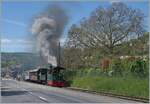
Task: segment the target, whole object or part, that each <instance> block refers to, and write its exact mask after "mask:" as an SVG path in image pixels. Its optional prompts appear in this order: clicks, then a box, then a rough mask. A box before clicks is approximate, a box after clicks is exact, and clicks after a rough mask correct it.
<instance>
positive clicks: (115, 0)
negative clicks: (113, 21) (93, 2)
mask: <svg viewBox="0 0 150 104" xmlns="http://www.w3.org/2000/svg"><path fill="white" fill-rule="evenodd" d="M109 2H110V3H111V4H112V3H117V2H120V0H110V1H109Z"/></svg>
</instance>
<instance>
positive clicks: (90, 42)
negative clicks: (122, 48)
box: [67, 3, 144, 54]
mask: <svg viewBox="0 0 150 104" xmlns="http://www.w3.org/2000/svg"><path fill="white" fill-rule="evenodd" d="M143 20H144V15H143V13H142V12H141V11H140V10H137V9H132V8H129V7H127V6H126V5H125V4H123V3H113V4H112V5H111V6H110V7H108V8H101V7H99V8H97V9H96V10H94V11H93V12H92V13H91V15H90V17H89V18H88V19H85V18H84V19H83V20H82V21H81V22H80V25H79V26H77V25H72V27H71V28H70V31H69V33H68V37H69V39H68V42H67V45H68V46H69V47H76V48H83V49H84V48H91V47H96V48H98V47H99V48H102V47H103V48H104V49H105V50H107V52H109V54H114V48H115V47H117V46H119V45H121V44H122V43H123V42H125V41H129V40H130V39H132V38H133V39H135V38H137V37H140V36H142V35H143V32H144V27H143Z"/></svg>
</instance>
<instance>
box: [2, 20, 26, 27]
mask: <svg viewBox="0 0 150 104" xmlns="http://www.w3.org/2000/svg"><path fill="white" fill-rule="evenodd" d="M0 21H2V22H7V23H10V24H15V25H18V26H23V27H26V26H27V25H26V24H25V23H22V22H18V21H14V20H9V19H0Z"/></svg>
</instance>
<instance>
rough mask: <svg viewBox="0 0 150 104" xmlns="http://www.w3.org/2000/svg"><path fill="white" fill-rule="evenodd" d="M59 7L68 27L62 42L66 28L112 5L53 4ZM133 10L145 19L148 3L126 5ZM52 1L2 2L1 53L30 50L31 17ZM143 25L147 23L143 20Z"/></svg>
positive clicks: (128, 3) (100, 3) (96, 3)
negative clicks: (137, 11) (62, 9)
mask: <svg viewBox="0 0 150 104" xmlns="http://www.w3.org/2000/svg"><path fill="white" fill-rule="evenodd" d="M55 3H58V4H59V5H61V6H62V7H63V8H64V9H65V10H66V12H67V14H68V16H69V22H68V25H67V26H66V28H65V31H64V33H63V37H62V38H61V42H62V43H63V42H64V41H65V39H66V37H67V31H68V29H69V27H70V26H71V25H72V24H73V23H75V24H77V23H79V21H80V20H81V19H82V18H83V17H88V16H89V15H90V13H91V12H92V11H93V10H94V9H95V8H97V7H98V6H102V7H108V6H110V5H111V3H112V2H110V1H109V2H108V1H107V2H100V1H99V2H96V1H95V2H55ZM125 3H126V4H127V5H128V6H130V7H132V8H138V9H141V10H142V12H143V13H144V14H145V16H148V1H147V2H146V1H144V2H125ZM51 4H54V2H50V1H49V2H44V1H43V2H41V1H40V2H38V1H34V2H33V1H32V2H6V1H5V2H3V3H2V18H1V20H0V22H1V24H2V28H1V51H2V52H27V51H30V49H32V41H30V36H31V32H30V28H31V24H32V21H33V18H34V17H35V16H36V15H38V14H39V13H41V12H42V11H44V10H45V9H46V8H47V7H48V6H50V5H51ZM145 24H148V21H147V19H145Z"/></svg>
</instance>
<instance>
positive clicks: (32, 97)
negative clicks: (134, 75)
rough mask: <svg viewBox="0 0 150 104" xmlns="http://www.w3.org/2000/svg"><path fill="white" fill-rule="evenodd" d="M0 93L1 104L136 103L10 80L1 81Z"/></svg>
mask: <svg viewBox="0 0 150 104" xmlns="http://www.w3.org/2000/svg"><path fill="white" fill-rule="evenodd" d="M1 91H2V92H1V95H2V97H1V101H2V103H110V102H113V103H123V102H125V103H136V102H135V101H130V100H124V99H119V98H114V97H108V96H101V95H96V94H90V93H86V92H85V93H84V92H79V91H72V90H68V89H65V88H56V87H50V86H45V85H40V84H34V83H28V82H23V81H16V80H11V79H3V80H2V81H1Z"/></svg>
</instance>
